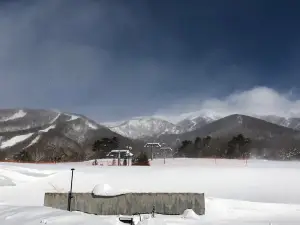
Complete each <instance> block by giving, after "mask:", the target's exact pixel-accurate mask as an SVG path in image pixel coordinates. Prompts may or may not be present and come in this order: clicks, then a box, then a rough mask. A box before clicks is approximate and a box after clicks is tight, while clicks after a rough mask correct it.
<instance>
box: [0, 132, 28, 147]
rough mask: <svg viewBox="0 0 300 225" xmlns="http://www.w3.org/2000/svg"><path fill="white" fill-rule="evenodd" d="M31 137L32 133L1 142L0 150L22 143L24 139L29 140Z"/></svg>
mask: <svg viewBox="0 0 300 225" xmlns="http://www.w3.org/2000/svg"><path fill="white" fill-rule="evenodd" d="M32 135H33V133H29V134H23V135H18V136H14V137H12V138H10V139H8V140H6V141H3V142H2V143H1V145H0V148H2V149H3V148H8V147H12V146H14V145H16V144H18V143H20V142H22V141H25V140H26V139H28V138H30V137H31V136H32Z"/></svg>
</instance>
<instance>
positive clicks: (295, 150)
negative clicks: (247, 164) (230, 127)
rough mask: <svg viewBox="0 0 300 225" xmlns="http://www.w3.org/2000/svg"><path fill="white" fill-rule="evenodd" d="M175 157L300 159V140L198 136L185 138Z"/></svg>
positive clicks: (238, 136)
mask: <svg viewBox="0 0 300 225" xmlns="http://www.w3.org/2000/svg"><path fill="white" fill-rule="evenodd" d="M175 157H191V158H197V157H204V158H205V157H207V158H208V157H218V158H229V159H233V158H249V157H253V158H263V159H274V160H292V159H293V160H294V159H295V160H299V159H300V140H298V139H294V138H291V137H276V138H269V139H259V138H257V139H250V138H248V137H245V136H244V135H243V134H238V135H235V136H233V137H231V138H219V137H215V138H213V137H211V136H206V137H196V138H195V139H194V140H193V141H192V140H184V141H182V142H181V143H180V145H179V147H178V148H177V152H176V154H175Z"/></svg>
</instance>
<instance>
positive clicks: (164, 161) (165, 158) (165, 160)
mask: <svg viewBox="0 0 300 225" xmlns="http://www.w3.org/2000/svg"><path fill="white" fill-rule="evenodd" d="M164 164H166V150H164Z"/></svg>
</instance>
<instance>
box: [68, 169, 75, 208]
mask: <svg viewBox="0 0 300 225" xmlns="http://www.w3.org/2000/svg"><path fill="white" fill-rule="evenodd" d="M74 170H75V169H74V168H72V169H71V171H72V176H71V188H70V192H69V195H68V211H70V212H71V200H72V198H73V196H72V189H73V172H74Z"/></svg>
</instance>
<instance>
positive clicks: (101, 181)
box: [0, 159, 300, 225]
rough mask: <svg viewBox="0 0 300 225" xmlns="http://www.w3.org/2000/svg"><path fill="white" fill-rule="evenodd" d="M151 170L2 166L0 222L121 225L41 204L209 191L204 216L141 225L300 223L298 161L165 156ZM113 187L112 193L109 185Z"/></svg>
mask: <svg viewBox="0 0 300 225" xmlns="http://www.w3.org/2000/svg"><path fill="white" fill-rule="evenodd" d="M151 164H152V165H151V167H132V166H127V167H113V166H92V165H91V162H82V163H64V164H14V163H0V224H1V225H6V224H9V225H14V224H25V225H31V224H53V225H55V224H60V225H69V224H93V225H94V224H101V225H102V224H122V223H121V222H119V221H118V220H117V216H95V215H86V214H83V213H80V212H72V213H70V212H66V211H61V210H56V209H51V208H47V207H43V206H42V205H43V198H44V193H45V192H48V191H51V192H55V191H58V192H61V191H62V192H67V191H68V190H69V186H70V175H71V172H70V168H75V172H74V184H73V190H74V192H76V191H78V192H92V191H93V190H95V189H94V188H95V186H96V187H97V185H98V187H106V188H105V189H106V191H107V190H109V189H111V190H114V191H116V190H117V191H124V192H125V191H133V192H134V191H160V192H164V191H170V192H174V191H186V192H204V193H205V195H206V215H204V216H197V215H195V214H194V213H193V212H191V211H187V212H185V213H184V212H183V213H184V214H183V215H181V216H163V215H159V216H157V217H156V218H154V219H146V220H144V221H142V222H139V223H140V224H155V225H156V224H160V225H161V224H166V225H174V224H178V225H180V224H204V225H208V224H211V225H219V224H220V225H221V224H222V225H223V224H228V225H229V224H230V225H248V224H255V225H270V224H272V225H283V224H300V191H299V190H300V163H298V162H272V161H263V160H250V161H244V160H223V159H217V160H214V159H167V160H166V164H164V163H163V160H155V161H153V162H151ZM107 187H109V188H107Z"/></svg>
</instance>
